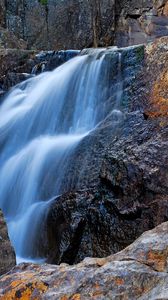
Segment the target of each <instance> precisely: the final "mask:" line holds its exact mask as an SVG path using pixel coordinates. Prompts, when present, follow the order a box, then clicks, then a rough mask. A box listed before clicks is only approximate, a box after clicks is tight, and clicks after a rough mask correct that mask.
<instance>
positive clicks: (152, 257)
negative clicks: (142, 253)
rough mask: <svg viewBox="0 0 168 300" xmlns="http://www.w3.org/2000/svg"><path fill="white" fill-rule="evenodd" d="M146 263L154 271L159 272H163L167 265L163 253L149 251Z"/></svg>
mask: <svg viewBox="0 0 168 300" xmlns="http://www.w3.org/2000/svg"><path fill="white" fill-rule="evenodd" d="M147 261H148V263H149V265H151V266H152V267H153V268H154V269H157V271H159V272H164V271H165V268H166V264H167V257H166V255H165V253H164V252H163V253H158V252H155V251H152V250H151V251H149V252H148V255H147Z"/></svg>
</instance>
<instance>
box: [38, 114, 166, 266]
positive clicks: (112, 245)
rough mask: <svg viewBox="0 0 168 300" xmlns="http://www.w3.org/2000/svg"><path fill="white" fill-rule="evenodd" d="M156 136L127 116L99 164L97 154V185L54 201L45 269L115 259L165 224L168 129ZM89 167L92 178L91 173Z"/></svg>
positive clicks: (140, 117) (46, 240) (152, 127)
mask: <svg viewBox="0 0 168 300" xmlns="http://www.w3.org/2000/svg"><path fill="white" fill-rule="evenodd" d="M157 130H158V127H157V126H156V124H155V122H154V121H151V122H149V121H144V118H143V114H141V113H139V114H138V113H130V114H128V116H127V119H125V122H124V123H123V128H122V129H120V133H118V134H117V137H116V139H115V138H114V139H113V141H112V143H111V144H110V145H108V146H107V142H106V146H107V148H102V149H101V152H102V151H103V153H104V158H103V160H102V159H100V153H99V156H98V160H97V161H98V163H99V164H100V163H101V169H99V171H98V170H97V172H98V173H97V184H98V185H97V186H95V187H94V188H91V189H89V188H87V187H86V186H85V188H84V190H83V191H78V192H71V193H67V194H65V195H63V196H61V197H59V198H57V199H56V200H55V202H54V203H53V205H52V206H51V208H50V210H49V213H48V216H47V223H46V228H45V230H44V232H45V235H43V239H44V240H43V242H42V244H43V245H44V246H45V247H46V249H45V251H46V253H45V255H46V256H47V257H48V262H49V263H61V262H66V263H69V264H73V263H76V262H79V261H81V260H82V259H83V258H84V257H88V256H92V257H97V256H98V257H104V256H107V255H110V254H111V253H116V252H118V251H120V250H122V249H123V248H124V247H126V246H127V245H129V244H130V243H132V242H133V241H134V240H135V239H136V238H137V237H138V236H139V235H140V234H142V233H143V232H144V231H146V230H148V229H151V228H154V227H155V226H156V225H158V224H159V223H161V222H164V221H166V220H168V193H167V191H168V185H167V182H168V173H167V170H168V158H167V147H168V142H167V137H168V128H164V130H163V131H160V132H159V133H158V134H157V133H156V132H157ZM153 132H155V134H153ZM97 155H98V153H97ZM88 164H89V165H90V166H92V170H90V174H89V175H90V176H91V177H92V176H94V175H92V172H93V174H94V168H95V167H94V166H93V165H92V162H91V160H90V161H89V162H88ZM98 176H99V178H98ZM89 183H91V181H90V182H89V180H88V185H89ZM88 185H87V186H88ZM43 234H44V233H43ZM45 247H44V248H45ZM43 250H44V249H43Z"/></svg>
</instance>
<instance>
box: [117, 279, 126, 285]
mask: <svg viewBox="0 0 168 300" xmlns="http://www.w3.org/2000/svg"><path fill="white" fill-rule="evenodd" d="M115 282H116V284H117V285H123V284H124V279H122V278H116V279H115Z"/></svg>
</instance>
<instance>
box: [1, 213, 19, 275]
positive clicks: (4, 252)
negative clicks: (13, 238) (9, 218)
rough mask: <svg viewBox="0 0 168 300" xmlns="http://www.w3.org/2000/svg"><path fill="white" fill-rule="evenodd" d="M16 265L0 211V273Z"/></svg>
mask: <svg viewBox="0 0 168 300" xmlns="http://www.w3.org/2000/svg"><path fill="white" fill-rule="evenodd" d="M15 265H16V258H15V253H14V249H13V247H12V245H11V243H10V240H9V236H8V231H7V226H6V222H5V220H4V217H3V214H2V211H0V275H2V274H5V273H7V272H8V271H9V270H10V269H11V268H13V267H14V266H15Z"/></svg>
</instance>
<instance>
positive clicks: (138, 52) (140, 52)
mask: <svg viewBox="0 0 168 300" xmlns="http://www.w3.org/2000/svg"><path fill="white" fill-rule="evenodd" d="M144 56H145V49H144V46H140V47H138V48H137V50H136V57H137V60H138V62H142V61H143V60H144Z"/></svg>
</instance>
